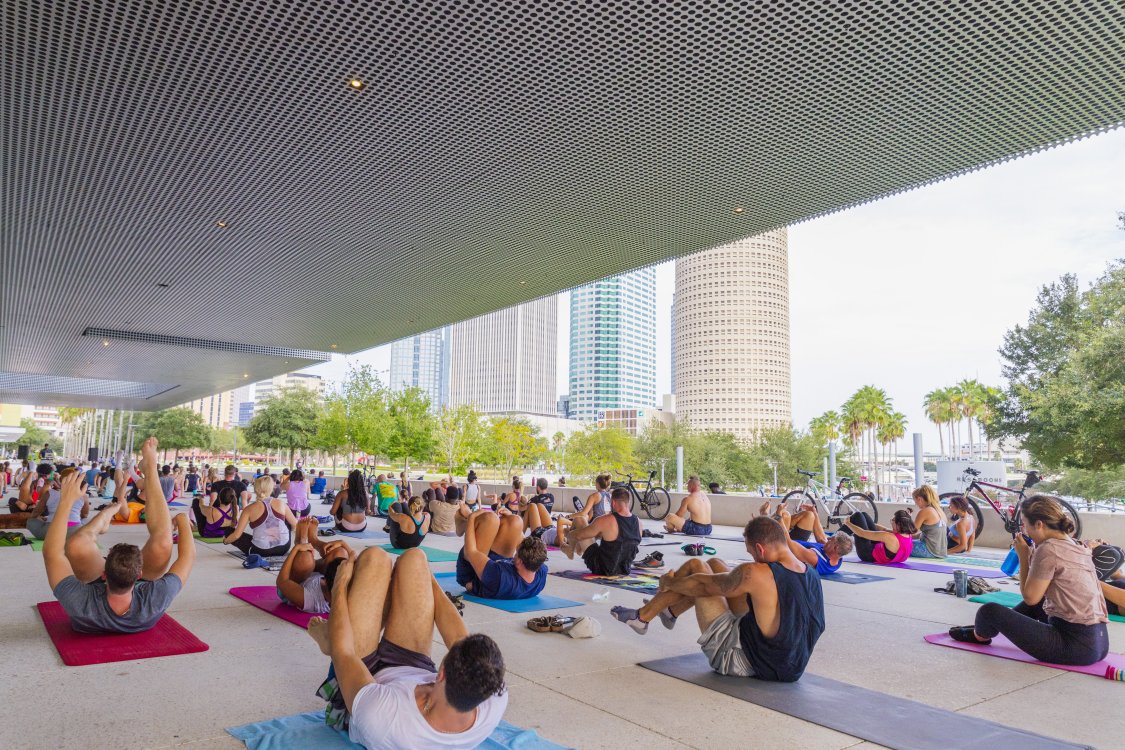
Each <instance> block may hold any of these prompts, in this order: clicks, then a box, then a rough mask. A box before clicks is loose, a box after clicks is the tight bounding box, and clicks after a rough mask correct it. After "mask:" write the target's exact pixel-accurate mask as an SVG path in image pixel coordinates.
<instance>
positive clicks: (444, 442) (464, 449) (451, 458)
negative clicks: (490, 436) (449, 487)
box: [434, 404, 484, 474]
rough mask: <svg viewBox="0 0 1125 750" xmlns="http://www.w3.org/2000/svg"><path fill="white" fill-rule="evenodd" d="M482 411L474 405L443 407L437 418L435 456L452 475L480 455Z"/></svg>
mask: <svg viewBox="0 0 1125 750" xmlns="http://www.w3.org/2000/svg"><path fill="white" fill-rule="evenodd" d="M483 429H484V428H483V426H482V425H481V415H480V411H479V410H478V409H477V408H476V407H475V406H473V405H472V404H461V405H460V406H454V407H449V406H445V407H442V409H441V411H440V412H439V413H438V417H437V434H436V438H437V448H436V450H435V451H434V456H435V458H436V459H437V460H438V461H440V462H441V463H442V464H443V465H444V466H445V468H446V471H448V472H449V473H450V474H452V473H453V472H454V471H462V470H464V469H465V468H466V467H467V466H468V465H469V464H470V463H471V462H472V461H473V459H475V458H476V457H477V453H478V451H479V445H480V440H481V436H482V432H483Z"/></svg>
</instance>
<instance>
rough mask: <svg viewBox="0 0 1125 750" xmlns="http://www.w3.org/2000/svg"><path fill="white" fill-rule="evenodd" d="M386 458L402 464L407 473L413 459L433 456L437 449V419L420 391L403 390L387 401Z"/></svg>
mask: <svg viewBox="0 0 1125 750" xmlns="http://www.w3.org/2000/svg"><path fill="white" fill-rule="evenodd" d="M384 428H385V429H386V455H388V456H390V457H391V458H392V459H398V460H400V461H402V464H403V470H404V471H409V470H410V462H411V461H412V460H419V461H420V460H422V459H424V458H428V457H429V456H430V455H432V454H433V452H434V448H435V447H436V446H437V440H436V438H435V432H436V429H437V420H436V419H435V418H434V415H433V412H431V411H430V398H429V396H427V395H426V392H425V391H423V390H422V389H421V388H405V389H403V390H401V391H398V392H397V393H392V394H390V396H389V397H388V398H387V417H386V424H385V425H384Z"/></svg>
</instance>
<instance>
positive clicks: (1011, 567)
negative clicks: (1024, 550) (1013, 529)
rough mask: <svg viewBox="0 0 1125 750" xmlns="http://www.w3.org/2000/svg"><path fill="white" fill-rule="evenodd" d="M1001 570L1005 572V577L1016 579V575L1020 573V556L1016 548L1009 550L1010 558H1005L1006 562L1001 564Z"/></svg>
mask: <svg viewBox="0 0 1125 750" xmlns="http://www.w3.org/2000/svg"><path fill="white" fill-rule="evenodd" d="M1000 570H1002V571H1003V572H1004V575H1006V576H1010V577H1012V578H1015V576H1016V574H1017V573H1019V572H1020V556H1019V554H1018V553H1017V552H1016V548H1015V547H1012V548H1011V549H1010V550H1008V556H1007V557H1005V558H1004V562H1002V563H1000Z"/></svg>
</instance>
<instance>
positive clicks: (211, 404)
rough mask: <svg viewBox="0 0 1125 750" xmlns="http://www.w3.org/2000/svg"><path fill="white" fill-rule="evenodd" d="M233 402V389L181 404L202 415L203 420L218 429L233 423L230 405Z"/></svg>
mask: <svg viewBox="0 0 1125 750" xmlns="http://www.w3.org/2000/svg"><path fill="white" fill-rule="evenodd" d="M233 403H234V391H223V392H222V393H216V394H214V395H211V396H205V397H203V398H197V399H195V400H194V401H188V402H187V403H186V404H183V406H186V407H187V408H189V409H191V410H192V411H194V412H195V413H196V414H198V415H199V416H201V417H203V421H204V422H206V423H207V424H208V425H210V426H211V427H215V428H217V429H220V430H225V429H228V428H229V427H230V426H231V424H233V419H232V416H231V414H232V412H231V406H232V404H233Z"/></svg>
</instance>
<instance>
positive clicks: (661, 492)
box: [641, 487, 672, 521]
mask: <svg viewBox="0 0 1125 750" xmlns="http://www.w3.org/2000/svg"><path fill="white" fill-rule="evenodd" d="M641 505H643V506H644V509H645V513H648V517H649V518H651V519H652V520H654V521H663V520H664V517H665V516H666V515H668V511H670V510H671V509H672V496H671V495H669V494H668V490H666V489H664V488H663V487H652V488H650V489H649V491H648V492H646V493H645V499H644V502H642V503H641Z"/></svg>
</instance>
